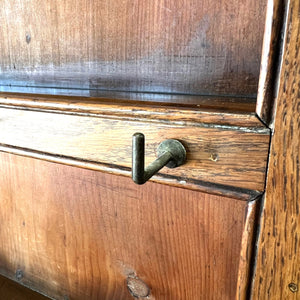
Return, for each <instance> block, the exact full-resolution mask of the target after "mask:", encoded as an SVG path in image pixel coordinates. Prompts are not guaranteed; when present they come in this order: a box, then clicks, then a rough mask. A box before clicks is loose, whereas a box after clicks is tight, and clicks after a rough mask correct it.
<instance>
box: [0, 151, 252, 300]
mask: <svg viewBox="0 0 300 300" xmlns="http://www.w3.org/2000/svg"><path fill="white" fill-rule="evenodd" d="M0 169H1V172H2V174H5V176H4V177H3V178H2V180H1V181H0V202H1V207H5V209H1V210H0V222H1V224H5V226H1V230H0V253H1V258H0V272H1V273H2V274H5V275H6V276H9V277H11V278H14V276H15V274H16V270H19V272H20V271H21V272H22V274H23V275H22V277H21V278H20V281H21V282H22V284H25V285H27V286H30V287H31V288H34V289H37V290H39V291H41V292H44V293H46V294H48V295H50V296H52V297H54V298H56V299H67V297H68V298H69V299H74V300H75V299H90V300H92V299H103V300H104V299H107V300H114V299H116V300H120V299H122V300H125V299H133V297H132V296H131V294H130V293H129V292H128V289H127V287H126V285H127V283H126V282H127V281H126V279H128V277H129V278H134V280H135V281H139V280H142V282H143V284H146V285H147V287H149V288H150V296H149V297H148V298H147V299H165V300H167V299H170V300H174V299H222V300H224V299H225V300H226V299H228V300H231V299H234V297H235V293H236V289H237V282H238V276H239V274H240V273H239V271H238V269H239V265H241V263H240V254H241V253H244V252H245V243H244V242H242V240H245V239H246V236H245V232H246V231H248V230H249V226H248V225H247V224H250V223H251V222H249V221H248V218H250V219H251V218H252V217H251V215H252V213H251V211H252V210H253V205H252V209H248V203H247V202H245V201H240V200H235V199H231V198H227V197H220V196H215V195H209V194H206V193H200V192H196V191H191V190H185V189H180V188H175V187H170V186H166V185H160V184H156V183H151V182H149V183H147V184H146V185H144V186H137V185H135V184H134V183H133V182H132V181H131V180H130V179H129V178H126V177H121V176H114V175H110V174H105V173H101V172H95V171H91V170H85V169H79V168H75V167H70V166H64V165H60V164H54V163H49V162H46V161H41V160H36V159H32V158H26V157H20V156H17V155H12V154H6V153H0ZM246 228H247V229H246ZM246 244H247V243H246ZM141 299H142V298H141Z"/></svg>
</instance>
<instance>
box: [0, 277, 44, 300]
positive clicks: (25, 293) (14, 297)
mask: <svg viewBox="0 0 300 300" xmlns="http://www.w3.org/2000/svg"><path fill="white" fill-rule="evenodd" d="M0 299H1V300H47V299H48V300H49V298H48V297H46V296H43V295H41V294H39V293H37V292H34V291H32V290H30V289H28V288H26V287H24V286H22V285H20V284H18V283H16V282H14V281H12V280H9V279H7V278H5V277H3V276H0Z"/></svg>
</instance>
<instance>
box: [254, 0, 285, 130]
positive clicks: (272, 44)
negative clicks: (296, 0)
mask: <svg viewBox="0 0 300 300" xmlns="http://www.w3.org/2000/svg"><path fill="white" fill-rule="evenodd" d="M286 5H287V0H284V1H282V0H275V1H274V0H268V6H267V16H266V25H265V34H264V42H263V50H262V58H261V70H260V76H259V85H258V95H257V107H256V112H257V114H258V115H259V117H260V118H261V120H263V121H264V122H265V123H266V124H270V126H272V123H273V121H274V120H273V112H274V111H273V110H274V108H275V103H274V102H275V99H276V97H277V76H276V73H277V71H278V68H279V65H280V63H281V51H282V49H281V45H282V41H281V39H280V37H281V31H282V28H283V24H284V17H285V11H286Z"/></svg>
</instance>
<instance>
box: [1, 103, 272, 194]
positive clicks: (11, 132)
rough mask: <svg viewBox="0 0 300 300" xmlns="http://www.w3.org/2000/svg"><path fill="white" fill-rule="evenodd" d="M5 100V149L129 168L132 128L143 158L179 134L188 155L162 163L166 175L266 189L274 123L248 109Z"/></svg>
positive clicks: (126, 171) (175, 180) (188, 182)
mask: <svg viewBox="0 0 300 300" xmlns="http://www.w3.org/2000/svg"><path fill="white" fill-rule="evenodd" d="M26 101H27V103H26ZM0 102H2V103H3V104H4V105H5V107H7V108H0V118H1V123H0V128H1V132H0V143H1V149H2V150H5V147H6V150H5V151H8V152H11V151H12V152H14V150H13V147H14V148H16V149H17V150H16V151H17V152H15V153H18V154H21V152H19V150H20V148H21V149H25V150H26V151H27V152H26V153H25V152H23V153H24V154H27V155H33V156H35V155H36V153H38V154H39V155H40V156H39V158H41V154H48V156H49V157H48V159H50V160H53V161H60V162H67V163H71V164H72V160H71V159H73V160H74V162H73V164H75V165H80V163H79V162H78V161H80V160H81V161H83V162H82V163H81V166H83V167H91V168H93V169H100V170H106V171H109V172H114V173H117V174H123V175H130V170H131V156H132V155H131V153H132V145H131V144H132V142H131V140H132V135H133V134H134V133H135V132H142V133H144V134H145V136H146V164H149V163H150V162H152V161H153V160H155V158H156V149H157V147H158V145H159V143H161V142H162V141H163V140H165V139H168V138H174V139H178V140H180V141H182V142H183V144H184V145H185V147H186V149H187V162H186V163H185V164H184V165H183V166H180V167H179V168H176V169H168V168H164V169H163V170H161V171H160V176H159V177H160V179H159V180H160V181H161V182H165V183H167V184H174V185H180V186H182V187H192V188H195V187H196V186H197V185H198V188H201V186H206V187H205V190H207V189H208V186H211V188H210V190H211V191H214V192H216V191H217V190H218V189H219V190H225V189H226V188H227V189H233V190H235V189H240V192H241V193H242V194H244V195H245V194H249V195H250V198H251V197H252V198H253V195H254V197H255V196H256V195H257V193H259V192H261V191H263V189H264V184H265V170H266V160H267V156H268V149H269V130H268V129H267V128H265V127H264V125H262V123H260V121H259V120H258V119H257V118H256V116H254V115H251V114H250V115H248V114H245V113H244V114H243V113H240V114H237V115H236V114H232V113H222V112H221V113H220V112H217V111H214V112H209V111H201V112H198V111H195V110H193V109H181V110H176V109H171V108H167V109H166V108H161V107H154V108H149V107H143V106H134V105H132V106H126V105H123V106H122V105H111V104H108V103H104V104H100V103H92V104H89V103H86V104H84V103H83V102H82V103H76V102H73V101H72V100H70V101H69V102H67V101H63V102H62V103H60V102H59V101H58V100H56V101H55V99H54V100H52V99H48V100H47V99H46V101H45V102H44V101H43V100H42V99H41V100H40V101H39V100H38V99H32V100H31V101H30V100H29V99H27V100H26V99H24V100H23V99H22V98H20V99H19V101H18V100H16V99H12V98H4V99H2V100H0ZM18 102H19V106H18ZM10 104H12V106H11V109H8V108H9V107H10V106H8V105H10ZM18 108H22V109H18ZM28 108H30V110H28ZM30 150H31V151H32V154H30ZM35 157H38V156H35ZM45 158H46V159H47V157H45ZM63 158H66V159H68V160H65V161H64V159H63ZM212 185H213V186H212ZM251 195H252V196H251Z"/></svg>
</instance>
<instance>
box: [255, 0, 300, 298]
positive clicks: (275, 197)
mask: <svg viewBox="0 0 300 300" xmlns="http://www.w3.org/2000/svg"><path fill="white" fill-rule="evenodd" d="M288 8H289V9H288V17H287V26H286V32H285V39H284V40H285V44H284V53H283V62H282V67H281V72H280V86H279V93H278V99H277V109H276V117H275V128H274V135H273V138H272V143H271V152H270V162H269V172H268V180H267V189H266V195H265V204H264V208H263V213H262V220H261V230H260V237H259V241H258V254H257V266H256V274H255V281H254V286H253V296H252V298H253V299H295V300H296V299H299V298H300V291H299V286H300V268H299V266H300V253H299V237H300V213H299V199H300V192H299V191H300V175H299V174H300V165H299V154H300V63H299V62H300V43H299V39H300V14H299V11H300V3H299V1H297V0H291V1H289V6H288Z"/></svg>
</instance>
